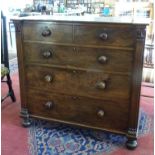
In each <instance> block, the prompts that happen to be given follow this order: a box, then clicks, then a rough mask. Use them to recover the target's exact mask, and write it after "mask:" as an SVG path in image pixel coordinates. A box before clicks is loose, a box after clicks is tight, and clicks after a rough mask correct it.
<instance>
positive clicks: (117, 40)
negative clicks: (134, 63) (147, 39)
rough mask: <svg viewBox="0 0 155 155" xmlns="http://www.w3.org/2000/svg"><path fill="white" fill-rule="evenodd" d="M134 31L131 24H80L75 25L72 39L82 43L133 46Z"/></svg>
mask: <svg viewBox="0 0 155 155" xmlns="http://www.w3.org/2000/svg"><path fill="white" fill-rule="evenodd" d="M135 39H136V32H135V30H134V29H133V28H132V26H122V25H115V26H111V25H103V24H102V25H99V24H92V25H91V24H80V25H76V26H75V36H74V41H75V43H78V44H83V45H87V44H88V45H99V46H116V47H133V46H134V44H135V41H136V40H135Z"/></svg>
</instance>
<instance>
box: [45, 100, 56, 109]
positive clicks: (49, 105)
mask: <svg viewBox="0 0 155 155" xmlns="http://www.w3.org/2000/svg"><path fill="white" fill-rule="evenodd" d="M53 104H54V103H53V102H52V101H48V102H46V103H45V104H44V106H45V108H47V109H52V108H53Z"/></svg>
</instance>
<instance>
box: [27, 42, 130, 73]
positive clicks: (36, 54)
mask: <svg viewBox="0 0 155 155" xmlns="http://www.w3.org/2000/svg"><path fill="white" fill-rule="evenodd" d="M24 51H25V58H26V61H27V63H30V62H36V63H42V64H54V65H60V66H73V67H80V68H86V69H97V70H100V71H111V72H113V71H115V72H131V69H132V60H133V52H132V51H130V52H127V51H124V50H122V51H120V50H108V49H101V48H100V49H99V48H82V47H81V48H80V47H69V46H54V45H50V44H47V45H45V44H29V43H25V44H24Z"/></svg>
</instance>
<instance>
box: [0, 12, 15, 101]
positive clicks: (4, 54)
mask: <svg viewBox="0 0 155 155" xmlns="http://www.w3.org/2000/svg"><path fill="white" fill-rule="evenodd" d="M6 27H7V25H6V17H5V16H4V15H3V13H2V12H1V82H3V83H6V84H7V86H8V91H7V93H6V95H4V96H2V97H1V102H3V101H4V100H5V99H6V98H7V97H11V100H12V101H13V102H15V101H16V98H15V94H14V91H13V88H12V80H11V77H10V71H9V57H8V44H7V30H6Z"/></svg>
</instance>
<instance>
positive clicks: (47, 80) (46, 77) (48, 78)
mask: <svg viewBox="0 0 155 155" xmlns="http://www.w3.org/2000/svg"><path fill="white" fill-rule="evenodd" d="M44 79H45V81H46V82H51V81H52V80H53V77H52V76H51V75H46V76H45V77H44Z"/></svg>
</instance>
